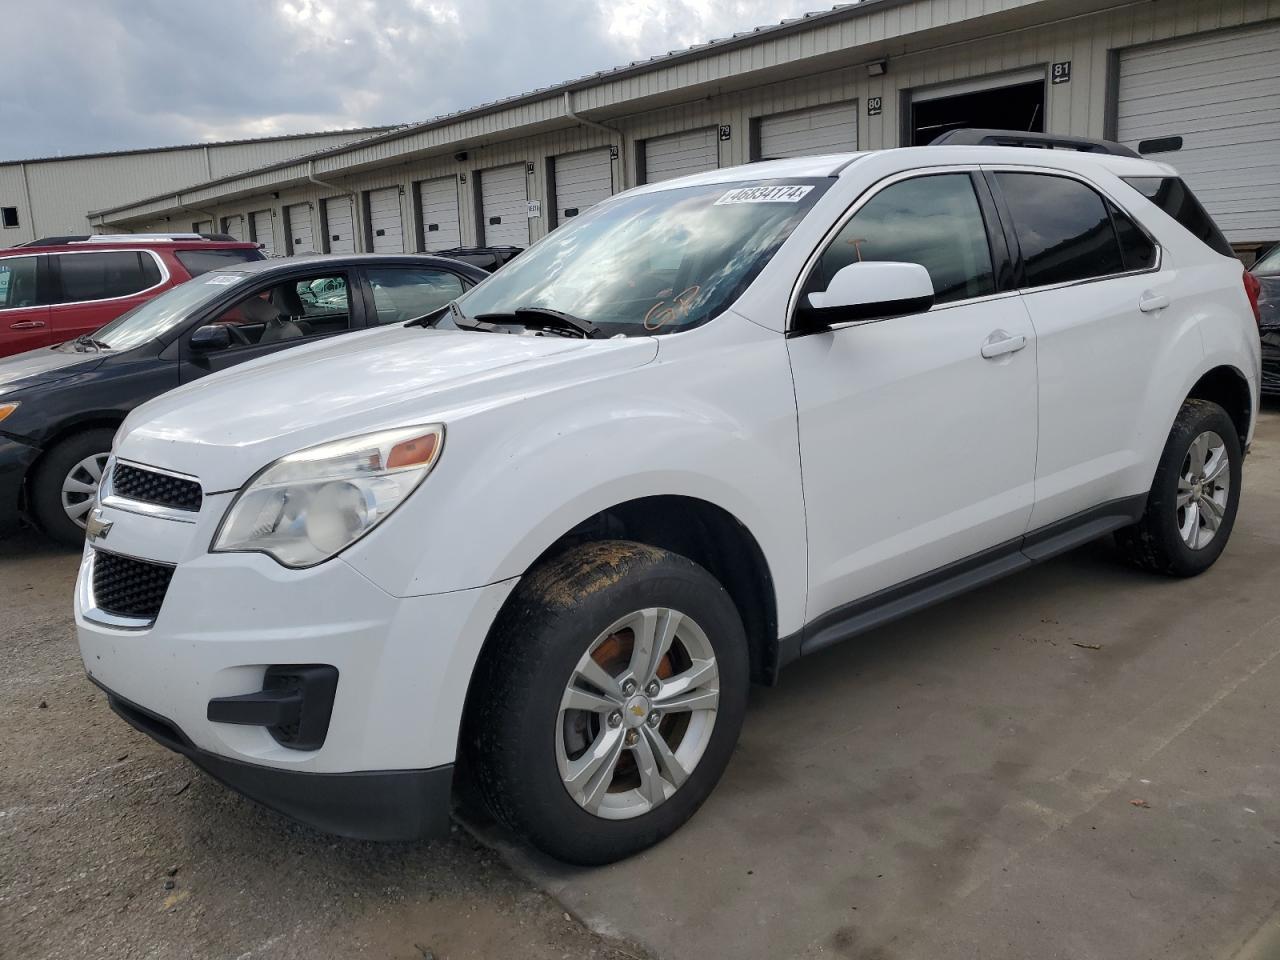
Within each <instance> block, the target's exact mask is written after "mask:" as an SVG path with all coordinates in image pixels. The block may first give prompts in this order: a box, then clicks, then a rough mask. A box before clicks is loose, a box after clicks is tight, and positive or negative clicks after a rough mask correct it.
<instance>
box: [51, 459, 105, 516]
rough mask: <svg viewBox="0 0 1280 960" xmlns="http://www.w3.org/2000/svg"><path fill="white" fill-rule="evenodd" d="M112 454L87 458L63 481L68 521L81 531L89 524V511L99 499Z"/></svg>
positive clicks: (72, 469)
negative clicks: (103, 474)
mask: <svg viewBox="0 0 1280 960" xmlns="http://www.w3.org/2000/svg"><path fill="white" fill-rule="evenodd" d="M110 456H111V454H110V453H95V454H91V455H90V456H87V457H85V458H84V459H83V460H81V461H80V462H79V463H77V464H76V465H75V466H73V467H72V468H71V470H70V471H68V473H67V475H66V477H65V478H64V479H63V481H62V509H63V511H64V512H65V513H66V515H67V519H68V520H70V521H71V522H72V523H74V524H75V525H76V526H77V527H79V528H80V529H82V530H83V529H84V525H85V523H87V522H88V518H89V511H90V510H92V509H93V505H94V504H95V503H96V502H97V499H98V483H99V482H100V481H101V480H102V471H103V470H105V469H106V466H107V460H108V459H109V458H110Z"/></svg>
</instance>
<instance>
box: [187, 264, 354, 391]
mask: <svg viewBox="0 0 1280 960" xmlns="http://www.w3.org/2000/svg"><path fill="white" fill-rule="evenodd" d="M353 281H354V275H353V273H352V271H350V270H349V269H347V268H330V269H328V270H316V271H315V272H314V273H307V274H304V275H301V276H298V275H296V274H295V275H294V276H291V277H289V278H288V279H282V280H275V281H273V282H270V283H266V284H259V285H257V286H255V287H254V289H253V290H252V291H251V292H249V293H247V294H246V295H245V296H242V297H241V298H240V299H238V300H236V301H235V302H234V303H233V304H232V305H231V306H229V307H226V308H224V309H222V310H220V311H219V312H218V313H217V314H216V315H215V316H212V317H205V318H202V320H201V321H200V322H199V323H197V324H196V325H195V326H193V327H192V328H191V329H189V330H187V331H186V332H184V333H183V335H182V337H181V338H180V341H179V358H180V360H181V363H180V374H179V376H180V379H181V381H182V382H183V383H189V382H191V381H192V380H198V379H199V378H200V377H203V376H206V375H208V374H210V373H215V372H217V371H218V370H225V369H227V368H228V367H233V366H236V365H237V364H240V363H244V362H245V361H246V360H253V359H256V358H257V357H263V356H267V355H268V354H271V353H276V352H278V351H280V350H287V349H289V348H290V347H296V346H299V345H301V344H303V343H312V342H314V341H316V340H319V339H324V338H327V337H333V336H339V335H341V334H343V333H347V332H348V331H350V330H356V329H359V328H361V327H363V326H364V309H363V303H364V301H363V298H362V297H361V296H360V295H359V294H358V288H356V287H354V286H353ZM210 324H215V325H222V326H226V327H228V328H230V333H231V339H232V343H231V346H229V347H227V348H226V349H224V350H216V351H211V352H200V351H194V350H192V349H191V335H192V334H193V333H194V332H195V330H196V329H198V328H199V327H200V326H204V325H210Z"/></svg>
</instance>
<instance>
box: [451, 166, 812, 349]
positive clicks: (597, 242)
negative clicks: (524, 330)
mask: <svg viewBox="0 0 1280 960" xmlns="http://www.w3.org/2000/svg"><path fill="white" fill-rule="evenodd" d="M830 183H831V181H829V180H808V181H798V180H762V181H755V182H750V183H716V184H709V185H702V186H695V187H677V188H675V189H671V190H660V191H656V192H653V193H643V194H638V195H635V196H629V197H621V198H619V199H617V200H613V201H608V202H605V203H602V204H601V205H600V206H598V207H596V208H594V209H593V210H590V211H589V212H587V213H585V214H583V215H582V216H581V217H577V218H575V219H573V220H571V221H569V222H568V223H567V224H565V225H564V226H562V227H560V228H558V229H557V230H555V231H554V232H552V233H551V234H549V235H548V236H547V237H546V239H544V240H542V241H541V242H539V243H537V244H536V245H534V246H533V247H531V248H530V249H529V250H527V251H526V252H525V253H523V254H521V255H520V256H518V257H516V258H515V259H514V260H512V261H511V262H510V263H509V264H507V265H506V266H504V267H503V268H502V269H501V270H499V271H498V272H497V273H496V274H494V275H493V276H492V277H490V278H489V279H488V280H486V281H485V282H484V283H482V284H481V285H480V286H478V287H476V288H475V289H474V290H472V291H471V292H469V293H467V294H465V295H463V296H462V297H461V298H460V299H459V300H458V306H459V307H460V308H461V310H462V311H463V313H464V314H466V315H467V316H468V317H471V318H473V319H474V318H477V317H479V318H485V317H486V316H488V317H490V318H493V319H496V318H497V317H500V316H504V315H506V316H509V315H512V314H513V313H514V312H515V311H516V310H518V309H523V308H529V307H537V308H542V309H550V310H557V311H560V312H562V313H567V314H572V315H573V316H574V317H577V318H580V319H581V320H585V321H587V322H588V323H591V324H594V325H595V326H597V327H599V328H600V330H601V332H602V333H603V335H604V336H617V335H618V334H623V335H625V336H646V335H648V334H651V333H673V332H677V331H680V330H688V329H689V328H690V327H694V326H697V325H698V324H700V323H705V322H706V321H707V320H710V319H712V318H713V317H715V316H716V315H717V314H719V313H720V312H722V311H723V310H725V309H726V308H727V307H729V305H730V304H732V303H733V301H734V300H736V299H737V298H738V296H739V295H740V294H741V293H742V291H743V290H745V289H746V287H747V285H748V284H749V283H751V281H752V280H754V279H755V277H756V275H757V274H758V273H759V272H760V270H761V269H762V268H763V267H764V265H765V264H766V263H768V262H769V260H770V258H771V257H772V256H773V255H774V253H776V252H777V250H778V247H779V246H781V244H782V242H783V241H784V240H785V239H786V238H787V237H788V236H789V235H790V233H791V231H792V230H794V229H795V226H796V224H797V223H799V222H800V220H801V218H802V217H803V216H804V215H805V213H807V212H808V211H809V209H810V208H811V207H812V206H813V204H814V201H816V200H817V198H818V197H819V196H821V194H822V193H823V191H825V190H826V189H827V187H828V186H829V185H830Z"/></svg>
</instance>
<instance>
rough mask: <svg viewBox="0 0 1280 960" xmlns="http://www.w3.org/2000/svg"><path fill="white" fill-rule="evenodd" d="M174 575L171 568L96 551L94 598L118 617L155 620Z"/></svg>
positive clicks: (162, 564)
mask: <svg viewBox="0 0 1280 960" xmlns="http://www.w3.org/2000/svg"><path fill="white" fill-rule="evenodd" d="M172 578H173V567H171V566H169V565H167V564H164V563H151V562H150V561H147V560H134V559H132V558H130V557H122V556H120V555H119V554H117V553H107V552H105V551H103V550H99V551H98V552H97V553H96V554H94V558H93V599H94V602H95V604H96V605H97V607H98V609H100V610H102V611H104V612H105V613H113V614H115V615H116V616H118V617H137V618H139V619H145V620H154V619H155V618H156V615H157V614H158V613H159V612H160V605H161V604H162V603H164V595H165V593H166V591H168V589H169V581H170V580H171V579H172Z"/></svg>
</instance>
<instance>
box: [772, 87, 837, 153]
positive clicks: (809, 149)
mask: <svg viewBox="0 0 1280 960" xmlns="http://www.w3.org/2000/svg"><path fill="white" fill-rule="evenodd" d="M857 149H858V104H857V101H848V102H846V103H834V104H831V105H830V106H825V107H815V108H813V109H811V110H795V111H792V112H791V113H779V114H775V115H774V116H771V117H761V118H760V159H762V160H781V159H783V158H784V157H805V156H814V155H817V154H822V153H845V152H847V151H851V150H857Z"/></svg>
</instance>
